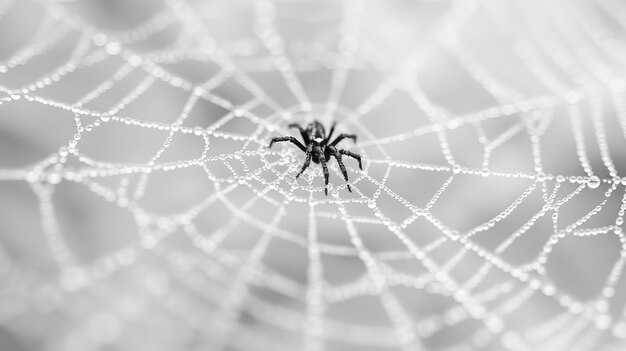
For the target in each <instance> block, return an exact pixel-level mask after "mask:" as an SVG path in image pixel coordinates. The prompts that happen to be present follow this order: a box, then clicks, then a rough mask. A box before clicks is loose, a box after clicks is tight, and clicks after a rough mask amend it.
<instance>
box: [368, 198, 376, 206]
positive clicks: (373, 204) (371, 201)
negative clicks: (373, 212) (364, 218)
mask: <svg viewBox="0 0 626 351" xmlns="http://www.w3.org/2000/svg"><path fill="white" fill-rule="evenodd" d="M367 207H369V208H374V207H376V202H375V201H374V200H370V201H368V202H367Z"/></svg>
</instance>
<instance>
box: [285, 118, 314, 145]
mask: <svg viewBox="0 0 626 351" xmlns="http://www.w3.org/2000/svg"><path fill="white" fill-rule="evenodd" d="M288 127H289V128H296V129H298V131H300V135H301V136H302V140H304V143H305V144H309V143H310V142H311V141H310V140H309V135H308V134H307V133H306V131H305V130H304V129H303V128H302V127H300V125H299V124H298V123H291V124H290V125H288Z"/></svg>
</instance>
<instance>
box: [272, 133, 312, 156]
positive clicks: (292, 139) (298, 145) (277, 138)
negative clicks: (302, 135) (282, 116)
mask: <svg viewBox="0 0 626 351" xmlns="http://www.w3.org/2000/svg"><path fill="white" fill-rule="evenodd" d="M281 141H290V142H292V143H294V144H295V145H296V146H297V147H299V148H300V150H302V151H304V152H306V148H305V147H304V145H302V143H301V142H299V141H298V139H296V138H294V137H292V136H283V137H276V138H272V139H271V140H270V145H269V146H268V147H272V145H274V143H278V142H281Z"/></svg>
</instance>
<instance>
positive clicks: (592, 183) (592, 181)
mask: <svg viewBox="0 0 626 351" xmlns="http://www.w3.org/2000/svg"><path fill="white" fill-rule="evenodd" d="M587 186H588V187H589V188H591V189H595V188H597V187H599V186H600V178H598V177H596V176H592V177H589V180H588V181H587Z"/></svg>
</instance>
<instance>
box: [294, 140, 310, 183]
mask: <svg viewBox="0 0 626 351" xmlns="http://www.w3.org/2000/svg"><path fill="white" fill-rule="evenodd" d="M305 153H306V159H305V160H304V164H303V165H302V168H301V169H300V172H298V174H296V179H298V177H299V176H300V175H301V174H302V173H304V170H305V169H307V167H309V165H310V164H311V156H312V153H313V144H309V146H308V147H307V148H306V151H305Z"/></svg>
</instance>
